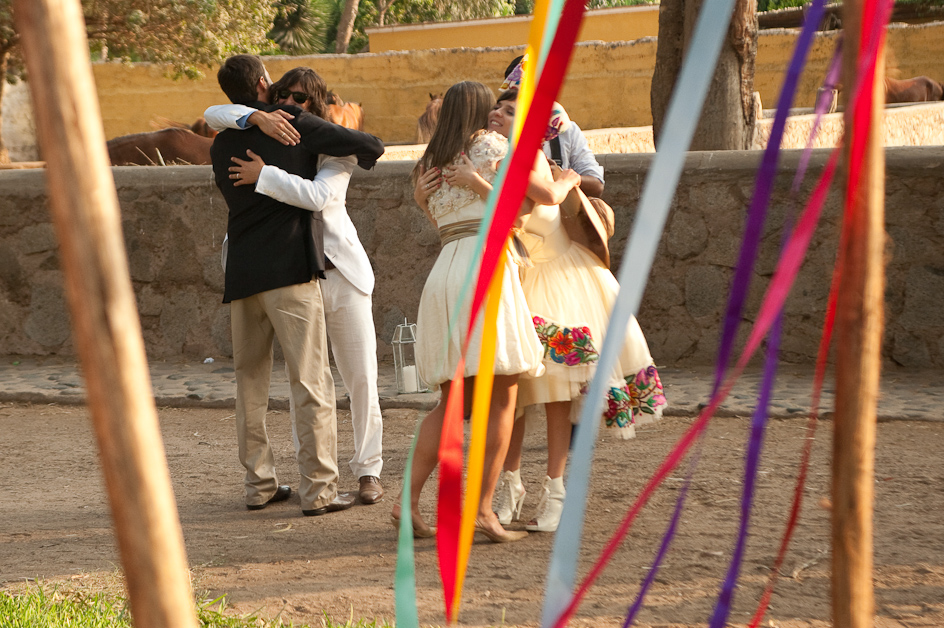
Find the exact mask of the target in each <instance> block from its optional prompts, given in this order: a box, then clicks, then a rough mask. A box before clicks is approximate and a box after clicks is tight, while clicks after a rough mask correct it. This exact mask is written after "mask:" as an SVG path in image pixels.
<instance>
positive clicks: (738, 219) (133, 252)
mask: <svg viewBox="0 0 944 628" xmlns="http://www.w3.org/2000/svg"><path fill="white" fill-rule="evenodd" d="M826 156H827V153H826V152H825V151H816V152H815V153H814V156H813V159H812V166H811V170H810V177H808V178H810V179H812V177H815V176H817V175H818V174H819V172H820V171H821V169H822V167H823V165H824V163H825V159H826ZM798 157H799V152H798V151H785V152H784V153H783V158H782V165H781V169H782V174H781V175H780V177H779V178H778V181H777V187H776V190H775V194H774V198H773V202H772V205H771V213H770V217H769V219H768V224H767V226H766V227H765V235H764V243H763V247H762V250H761V254H760V263H759V266H758V271H757V273H756V275H755V277H754V285H753V286H752V289H751V293H750V299H749V302H748V310H747V312H748V313H747V315H746V318H747V321H750V320H753V317H754V315H755V312H756V311H757V307H758V304H759V303H760V300H761V298H762V296H763V295H762V291H763V289H764V287H765V285H766V283H767V281H768V280H769V278H770V276H771V274H772V272H773V267H774V263H775V260H776V258H777V252H778V249H779V245H780V238H781V234H780V229H779V227H778V225H780V224H782V221H783V219H784V214H785V213H786V211H787V208H788V207H789V206H790V203H789V200H788V195H787V188H788V186H789V184H790V181H791V178H792V170H793V169H794V168H795V167H796V163H797V161H798ZM887 159H888V167H887V175H888V176H887V229H888V235H889V240H888V255H889V263H888V271H887V273H888V274H887V276H888V279H887V288H886V334H885V341H884V347H883V354H884V357H885V359H886V360H887V361H891V362H895V363H898V364H901V365H903V366H909V367H936V368H940V367H944V148H921V149H914V148H894V149H889V150H888V151H887ZM600 160H601V162H602V163H603V166H604V168H605V169H606V172H607V186H606V193H605V198H606V199H607V200H608V201H609V202H610V204H611V205H612V206H613V208H614V210H615V211H616V215H617V229H616V234H615V236H614V238H613V240H612V241H611V247H612V249H613V252H614V268H618V264H619V263H620V259H621V253H622V250H623V247H624V246H625V243H626V239H627V236H628V233H629V230H630V228H631V224H632V219H633V214H634V212H635V207H636V204H637V202H638V198H639V195H640V191H641V189H642V185H643V182H644V180H645V176H646V172H647V169H648V167H649V165H650V162H651V160H652V155H649V154H640V155H604V156H601V157H600ZM759 160H760V153H759V152H727V153H692V154H691V155H690V156H689V159H688V162H687V164H686V167H685V171H684V173H683V176H682V180H681V184H680V186H679V191H678V193H677V194H676V198H675V201H674V205H673V208H672V214H671V215H670V217H669V221H668V225H667V228H666V232H665V234H664V235H663V237H662V242H661V244H660V246H659V252H658V256H657V258H656V261H655V265H654V267H653V271H652V274H651V277H650V280H649V283H648V287H647V290H646V294H645V297H644V299H643V303H642V307H641V310H640V313H639V320H640V323H641V324H642V327H643V330H644V331H645V332H646V335H647V337H648V340H649V344H650V347H651V350H652V354H653V356H654V357H655V359H656V361H657V362H658V363H659V364H660V365H667V366H668V365H678V366H685V365H696V364H709V363H711V362H712V361H713V360H714V356H715V351H716V345H717V341H718V337H719V326H720V320H721V316H722V313H723V308H724V304H725V300H726V298H727V293H728V284H729V282H730V279H731V275H732V269H733V266H734V263H735V260H736V258H737V253H738V247H739V244H740V241H741V235H742V230H743V219H744V214H745V211H746V208H747V206H748V203H749V202H750V195H751V192H752V189H753V181H754V176H755V172H756V167H757V164H758V163H759ZM411 166H412V164H410V163H408V162H385V163H381V164H379V165H378V166H377V167H376V168H375V169H374V170H373V171H371V172H363V171H358V172H356V173H355V176H354V179H353V182H352V185H351V190H350V193H349V197H348V199H349V207H350V211H351V215H352V218H353V220H354V222H355V224H356V225H357V228H358V231H359V233H360V237H361V239H362V241H363V242H364V244H365V246H366V248H367V251H368V253H369V254H370V256H371V259H372V261H373V264H374V269H375V272H376V274H377V290H376V292H375V294H374V318H375V322H376V325H377V333H378V339H379V341H380V342H379V345H380V352H381V355H382V357H388V356H389V355H390V348H389V341H390V338H391V337H392V335H393V329H394V327H395V326H396V325H397V324H398V323H400V322H402V321H403V318H404V317H406V318H409V319H410V320H411V321H415V320H416V307H417V303H418V301H419V296H420V293H421V291H422V288H423V284H424V281H425V278H426V275H427V273H428V272H429V270H430V268H431V267H432V264H433V261H434V260H435V257H436V254H437V253H438V250H439V240H438V237H437V234H436V232H435V231H434V229H433V228H432V227H431V226H430V225H429V224H428V222H427V221H426V219H425V218H424V216H423V214H422V212H420V211H419V209H418V208H416V206H415V205H414V203H413V201H412V193H411V188H410V186H409V183H408V176H409V171H410V168H411ZM114 173H115V180H116V183H117V186H118V195H119V199H120V202H121V207H122V224H123V228H124V233H125V237H126V243H127V250H128V259H129V263H130V268H131V276H132V280H133V282H134V288H135V292H136V294H137V297H138V307H139V309H140V314H141V319H142V327H143V330H144V337H145V344H146V346H147V351H148V354H149V356H150V358H152V359H173V358H177V357H181V356H182V357H185V358H187V359H202V358H204V357H211V356H228V355H230V353H231V347H230V339H229V308H228V306H225V305H223V304H221V302H220V298H221V294H222V282H223V274H222V271H221V269H220V263H219V254H220V241H221V240H222V236H223V232H224V230H225V226H226V209H225V205H224V203H223V201H222V198H221V197H220V195H219V193H218V192H217V190H216V188H215V187H214V185H213V183H212V180H211V173H210V168H209V167H199V166H186V167H168V168H157V167H149V168H144V167H128V168H115V169H114ZM43 175H44V173H43V171H41V170H34V171H2V172H0V353H3V354H32V355H64V356H70V355H73V354H74V347H73V343H72V340H71V338H70V334H69V327H68V316H67V313H66V306H65V300H64V298H63V295H62V274H61V272H60V269H59V261H58V257H57V254H56V241H55V235H54V233H53V229H52V226H51V224H50V222H49V221H50V218H49V214H48V210H47V208H46V195H45V191H44V188H45V185H44V181H43ZM811 186H812V183H810V184H808V185H807V186H806V188H807V192H808V191H809V188H810V187H811ZM839 203H840V198H839V196H838V194H837V192H836V191H835V190H834V191H833V192H832V193H831V194H830V196H829V199H828V201H827V205H826V208H825V212H824V215H823V218H822V221H821V225H820V227H819V229H818V231H817V233H816V235H815V237H814V239H813V242H812V245H811V247H810V252H809V254H808V256H807V260H806V262H805V263H804V266H803V268H802V270H801V273H800V276H799V279H798V282H797V285H796V287H795V288H794V290H793V292H792V293H791V296H790V299H789V301H788V303H787V316H786V320H785V333H784V340H783V352H782V355H783V359H784V360H786V361H788V362H794V363H803V364H809V363H812V361H813V359H814V356H815V354H816V348H817V343H818V341H819V330H820V328H821V326H822V319H823V314H824V308H825V303H826V295H827V292H828V289H829V280H830V276H831V272H832V264H833V261H834V259H835V255H836V245H837V237H838V235H837V234H838V224H839V216H840V206H839Z"/></svg>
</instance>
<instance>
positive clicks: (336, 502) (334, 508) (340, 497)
mask: <svg viewBox="0 0 944 628" xmlns="http://www.w3.org/2000/svg"><path fill="white" fill-rule="evenodd" d="M355 501H356V500H355V497H354V493H338V494H337V495H335V496H334V499H332V500H331V501H330V502H328V503H327V504H325V505H324V506H322V507H321V508H312V509H311V510H302V514H303V515H305V516H306V517H320V516H321V515H326V514H328V513H329V512H338V511H340V510H347V509H348V508H350V507H351V506H353V505H354V502H355Z"/></svg>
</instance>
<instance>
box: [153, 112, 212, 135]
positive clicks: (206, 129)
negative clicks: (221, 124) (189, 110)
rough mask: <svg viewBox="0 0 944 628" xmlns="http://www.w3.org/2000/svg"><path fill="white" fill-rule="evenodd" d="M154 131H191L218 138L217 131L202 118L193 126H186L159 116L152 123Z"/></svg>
mask: <svg viewBox="0 0 944 628" xmlns="http://www.w3.org/2000/svg"><path fill="white" fill-rule="evenodd" d="M151 128H152V129H168V128H174V129H190V130H191V131H193V132H194V133H196V134H197V135H202V136H203V137H209V138H214V137H216V134H217V131H216V130H214V129H213V128H211V127H210V125H209V124H207V123H206V120H204V119H203V118H202V117H200V118H197V119H196V121H195V122H194V123H193V124H191V125H189V126H188V125H186V124H184V123H183V122H175V121H173V120H171V119H169V118H165V117H163V116H158V117H157V119H155V120H153V121H152V122H151Z"/></svg>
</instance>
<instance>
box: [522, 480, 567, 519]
mask: <svg viewBox="0 0 944 628" xmlns="http://www.w3.org/2000/svg"><path fill="white" fill-rule="evenodd" d="M565 495H566V493H565V492H564V478H563V477H559V478H554V479H553V480H552V479H551V478H549V477H545V478H544V490H543V491H542V493H541V501H539V502H538V514H537V516H536V517H535V518H534V519H532V520H531V522H530V523H528V525H526V526H525V528H527V529H528V530H533V531H534V532H556V531H557V526H558V524H559V523H560V518H561V512H563V510H564V496H565Z"/></svg>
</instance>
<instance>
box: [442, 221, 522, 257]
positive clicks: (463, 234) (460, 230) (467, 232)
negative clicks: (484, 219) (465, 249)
mask: <svg viewBox="0 0 944 628" xmlns="http://www.w3.org/2000/svg"><path fill="white" fill-rule="evenodd" d="M480 224H481V221H480V220H460V221H459V222H454V223H452V224H449V225H446V226H445V227H442V228H440V230H439V240H440V241H441V242H442V245H443V246H446V245H447V244H449V243H450V242H454V241H455V240H460V239H462V238H468V237H470V236H474V235H477V234H478V232H479V225H480ZM520 231H521V230H520V229H512V235H511V246H510V247H509V251H510V252H511V258H512V261H514V263H515V264H517V265H518V266H521V267H523V268H531V267H532V266H533V265H534V264H532V263H531V259H530V257H528V249H527V248H526V247H525V246H524V243H523V242H522V241H521V239H520V238H519V237H518V232H520Z"/></svg>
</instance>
